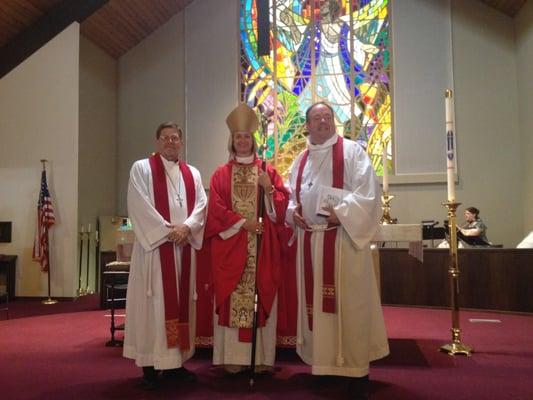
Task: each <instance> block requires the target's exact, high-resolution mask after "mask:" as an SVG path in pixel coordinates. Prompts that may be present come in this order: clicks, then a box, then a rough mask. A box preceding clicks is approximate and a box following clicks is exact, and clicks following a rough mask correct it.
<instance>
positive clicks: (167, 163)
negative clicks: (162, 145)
mask: <svg viewBox="0 0 533 400" xmlns="http://www.w3.org/2000/svg"><path fill="white" fill-rule="evenodd" d="M159 157H161V160H163V165H164V166H165V168H167V169H168V168H172V167H174V166H177V165H179V161H180V160H176V161H170V160H167V159H166V158H165V157H163V156H162V155H161V154H159Z"/></svg>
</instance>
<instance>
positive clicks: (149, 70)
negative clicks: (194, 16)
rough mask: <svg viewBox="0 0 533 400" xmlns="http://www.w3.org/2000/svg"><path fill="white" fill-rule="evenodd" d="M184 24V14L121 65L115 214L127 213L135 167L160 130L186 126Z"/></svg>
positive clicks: (144, 43) (135, 50) (121, 61)
mask: <svg viewBox="0 0 533 400" xmlns="http://www.w3.org/2000/svg"><path fill="white" fill-rule="evenodd" d="M183 24H184V22H183V13H179V14H177V15H175V16H174V17H173V18H172V19H170V20H169V22H167V23H166V24H165V25H163V26H162V27H161V28H159V29H158V30H157V31H156V32H154V33H153V34H152V35H150V36H149V37H148V38H147V39H145V40H144V41H143V42H141V43H140V44H139V45H137V46H136V47H135V48H133V49H132V50H130V51H129V52H128V53H126V54H125V55H124V56H122V57H121V58H120V60H119V91H118V136H117V149H118V150H117V151H118V159H117V174H118V175H117V182H118V198H117V212H118V213H119V214H121V215H126V213H127V211H126V208H127V207H126V191H127V184H128V178H129V170H130V168H131V165H132V164H133V162H134V161H135V160H138V159H141V158H146V157H147V156H149V155H150V153H151V152H153V151H154V150H155V147H154V146H155V131H156V129H157V127H158V125H159V124H160V123H161V122H165V121H169V120H174V121H175V122H177V123H178V125H180V126H182V127H183V126H184V125H185V83H184V65H185V63H184V38H183ZM184 129H185V141H187V135H188V131H187V127H186V126H185V128H184ZM184 148H185V146H184Z"/></svg>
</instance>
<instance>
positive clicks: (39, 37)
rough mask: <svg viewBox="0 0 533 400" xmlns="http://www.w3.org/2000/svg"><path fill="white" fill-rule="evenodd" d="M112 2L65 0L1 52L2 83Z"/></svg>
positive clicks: (103, 0)
mask: <svg viewBox="0 0 533 400" xmlns="http://www.w3.org/2000/svg"><path fill="white" fill-rule="evenodd" d="M108 1H109V0H83V1H72V0H63V1H62V2H60V3H58V4H57V5H56V6H54V7H53V8H52V9H50V11H49V12H48V13H46V14H45V15H43V16H42V17H41V18H39V19H38V20H37V21H36V22H35V23H34V24H32V25H31V26H30V27H28V28H27V29H26V30H24V31H22V32H21V33H20V34H19V35H17V36H16V37H14V38H13V39H12V40H11V41H10V42H8V43H6V44H5V45H4V46H2V47H1V48H0V79H1V78H3V77H4V76H5V75H7V74H8V73H9V72H11V71H12V70H13V69H14V68H16V67H17V66H18V65H19V64H21V63H22V62H23V61H24V60H26V59H27V58H28V57H29V56H31V55H32V54H33V53H35V52H36V51H37V50H39V49H40V48H41V47H42V46H43V45H45V44H46V43H48V42H49V41H50V40H51V39H53V38H54V37H55V36H56V35H57V34H58V33H60V32H62V31H63V30H64V29H65V28H66V27H68V26H69V25H70V24H72V23H73V22H75V21H77V22H82V21H83V20H84V19H85V18H87V17H88V16H90V15H91V14H92V13H94V12H95V11H96V10H98V9H99V8H100V7H102V6H103V5H104V4H105V3H107V2H108Z"/></svg>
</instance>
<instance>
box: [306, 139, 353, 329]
mask: <svg viewBox="0 0 533 400" xmlns="http://www.w3.org/2000/svg"><path fill="white" fill-rule="evenodd" d="M342 141H343V139H342V137H341V136H339V137H338V138H337V142H336V143H335V144H334V145H333V150H332V154H331V155H332V158H333V163H332V166H333V168H332V169H333V187H335V188H340V189H342V188H343V186H344V149H343V142H342ZM308 157H309V150H306V151H305V153H304V155H303V156H302V160H301V161H300V165H299V168H298V176H297V178H296V201H297V202H298V203H300V189H301V186H302V175H303V171H304V168H305V164H306V162H307V158H308ZM303 217H304V218H305V215H304V216H303ZM328 228H329V226H328ZM311 234H312V232H310V231H306V232H305V234H304V251H303V253H304V282H305V303H306V311H307V321H308V324H309V329H310V330H313V264H312V260H311ZM336 238H337V229H331V230H328V231H326V232H324V248H323V258H322V260H323V261H322V263H323V266H322V274H323V275H322V311H323V312H326V313H334V312H335V302H336V297H337V296H336V293H335V240H336Z"/></svg>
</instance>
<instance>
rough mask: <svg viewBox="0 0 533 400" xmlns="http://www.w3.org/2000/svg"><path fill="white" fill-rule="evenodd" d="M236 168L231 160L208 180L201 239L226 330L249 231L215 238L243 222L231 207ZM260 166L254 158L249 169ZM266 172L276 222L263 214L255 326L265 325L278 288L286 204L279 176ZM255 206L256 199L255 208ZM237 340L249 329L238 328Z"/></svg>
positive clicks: (248, 336)
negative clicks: (206, 246)
mask: <svg viewBox="0 0 533 400" xmlns="http://www.w3.org/2000/svg"><path fill="white" fill-rule="evenodd" d="M237 165H238V164H237V163H236V162H234V161H230V162H229V163H227V164H225V165H223V166H221V167H219V168H218V169H217V170H216V171H215V173H214V174H213V176H212V178H211V184H210V190H209V204H208V211H207V223H206V232H205V240H204V245H205V242H206V241H207V242H208V243H209V245H210V252H211V268H212V272H213V284H214V293H215V309H216V312H217V314H218V316H219V325H222V326H228V327H230V326H231V325H230V317H231V316H230V313H231V310H230V296H231V294H232V293H233V291H234V290H235V288H236V287H237V285H238V284H239V281H240V279H241V276H242V274H243V271H244V269H245V266H246V263H247V256H248V232H247V231H246V230H245V229H244V228H241V229H240V230H239V232H238V233H237V234H235V235H233V236H232V237H230V238H228V239H226V240H223V239H222V238H221V237H220V236H219V235H218V234H219V233H220V232H224V231H226V230H227V229H229V228H231V227H232V226H233V225H235V224H236V223H237V222H239V221H240V220H241V219H243V216H242V215H240V214H238V213H237V212H235V211H234V210H233V206H232V199H233V193H232V188H233V185H232V183H233V182H232V176H233V175H232V173H233V168H237ZM260 165H261V161H260V160H258V159H256V160H255V161H254V163H253V164H251V165H250V166H249V168H256V169H259V168H260ZM240 167H241V168H242V166H240ZM266 172H267V173H268V175H269V177H270V180H271V182H272V184H273V186H274V188H275V192H274V193H273V196H272V199H273V207H274V208H275V210H276V222H275V223H273V222H272V221H271V220H270V218H268V216H266V213H265V218H264V219H263V221H264V232H263V235H262V237H261V248H260V252H259V257H258V260H256V271H257V282H258V293H259V308H258V326H260V327H262V326H265V321H266V319H267V318H268V315H269V314H270V310H271V308H272V304H273V302H274V298H275V296H276V293H277V290H278V287H279V285H280V276H281V257H280V255H281V249H280V243H279V235H278V229H279V228H280V227H283V225H284V221H285V213H286V209H287V204H288V192H287V190H286V189H285V187H284V186H283V181H282V179H281V177H280V176H279V175H278V174H277V172H276V171H275V169H274V168H272V167H271V166H270V165H267V170H266ZM258 203H259V202H258V201H257V199H256V201H255V207H257V205H258ZM239 337H240V340H242V341H249V340H250V339H251V329H250V328H240V329H239Z"/></svg>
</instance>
